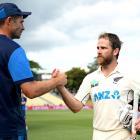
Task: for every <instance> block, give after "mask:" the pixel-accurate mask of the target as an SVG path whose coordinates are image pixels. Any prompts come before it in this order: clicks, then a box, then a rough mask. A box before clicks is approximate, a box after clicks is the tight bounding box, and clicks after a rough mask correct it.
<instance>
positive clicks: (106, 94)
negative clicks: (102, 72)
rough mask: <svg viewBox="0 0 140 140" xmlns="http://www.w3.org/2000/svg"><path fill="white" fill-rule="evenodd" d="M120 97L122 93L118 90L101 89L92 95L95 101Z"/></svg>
mask: <svg viewBox="0 0 140 140" xmlns="http://www.w3.org/2000/svg"><path fill="white" fill-rule="evenodd" d="M119 98H120V93H119V91H118V90H113V91H109V90H106V91H99V92H97V93H95V94H94V95H93V97H92V99H93V101H94V102H97V101H100V100H108V99H119Z"/></svg>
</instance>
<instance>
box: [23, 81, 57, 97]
mask: <svg viewBox="0 0 140 140" xmlns="http://www.w3.org/2000/svg"><path fill="white" fill-rule="evenodd" d="M57 84H58V83H57V80H56V79H55V78H52V79H50V80H47V81H33V82H26V83H24V84H22V85H21V89H22V92H23V93H24V94H25V95H26V96H27V97H28V98H31V99H32V98H35V97H38V96H41V95H43V94H45V93H47V92H49V91H51V90H52V89H54V88H56V86H57Z"/></svg>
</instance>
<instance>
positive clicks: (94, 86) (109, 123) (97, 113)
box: [75, 66, 139, 131]
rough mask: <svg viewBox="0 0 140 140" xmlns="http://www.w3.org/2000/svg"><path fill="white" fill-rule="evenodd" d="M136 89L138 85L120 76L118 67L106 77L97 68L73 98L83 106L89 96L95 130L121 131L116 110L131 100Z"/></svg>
mask: <svg viewBox="0 0 140 140" xmlns="http://www.w3.org/2000/svg"><path fill="white" fill-rule="evenodd" d="M137 88H139V87H138V84H135V82H134V81H132V80H129V79H128V78H127V77H125V76H124V75H122V74H121V72H120V71H119V68H118V66H117V67H116V68H115V70H114V71H113V72H112V73H110V75H108V76H107V77H105V76H104V75H103V73H102V71H101V69H100V68H99V69H98V70H97V71H95V72H93V73H91V74H88V75H87V76H86V77H85V78H84V80H83V82H82V84H81V86H80V88H79V90H78V93H77V94H76V95H75V98H76V99H77V100H79V101H81V102H82V103H83V104H85V103H86V101H87V100H88V98H89V96H91V99H92V102H93V106H94V109H93V112H94V121H93V127H94V128H95V129H97V130H100V131H110V130H118V129H123V125H122V124H121V123H120V122H119V120H118V110H119V108H120V107H122V106H124V105H126V104H127V103H128V102H130V101H131V100H132V98H133V91H134V90H135V89H137Z"/></svg>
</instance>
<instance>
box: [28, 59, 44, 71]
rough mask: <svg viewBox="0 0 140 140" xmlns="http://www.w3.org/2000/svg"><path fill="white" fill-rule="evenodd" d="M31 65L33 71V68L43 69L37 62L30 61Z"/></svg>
mask: <svg viewBox="0 0 140 140" xmlns="http://www.w3.org/2000/svg"><path fill="white" fill-rule="evenodd" d="M29 63H30V67H31V69H33V68H35V69H37V70H38V69H42V67H41V66H40V65H39V64H38V63H37V62H35V61H33V60H30V61H29Z"/></svg>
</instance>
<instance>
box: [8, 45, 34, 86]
mask: <svg viewBox="0 0 140 140" xmlns="http://www.w3.org/2000/svg"><path fill="white" fill-rule="evenodd" d="M8 70H9V72H10V74H11V77H12V79H13V81H14V82H15V83H22V82H25V81H31V80H33V74H32V72H31V69H30V65H29V61H28V59H27V57H26V54H25V52H24V50H23V49H22V48H21V47H20V48H18V49H16V50H15V51H14V52H13V53H12V54H11V56H10V59H9V62H8Z"/></svg>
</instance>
